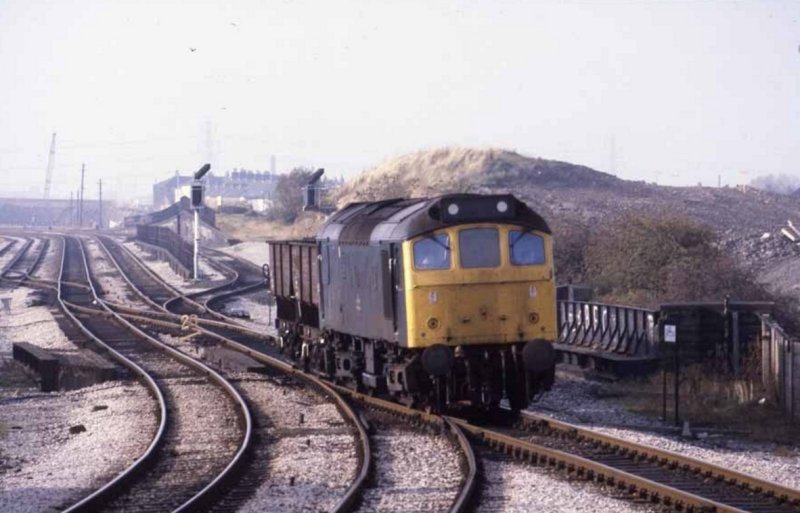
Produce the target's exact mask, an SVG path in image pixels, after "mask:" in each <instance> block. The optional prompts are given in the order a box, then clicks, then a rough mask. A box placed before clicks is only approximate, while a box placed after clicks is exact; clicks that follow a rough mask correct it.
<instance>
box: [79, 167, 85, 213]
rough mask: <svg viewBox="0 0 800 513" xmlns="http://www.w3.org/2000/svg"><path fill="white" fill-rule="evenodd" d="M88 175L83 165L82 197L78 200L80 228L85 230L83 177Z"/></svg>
mask: <svg viewBox="0 0 800 513" xmlns="http://www.w3.org/2000/svg"><path fill="white" fill-rule="evenodd" d="M85 173H86V164H81V197H80V199H79V200H78V227H79V228H83V177H84V175H85Z"/></svg>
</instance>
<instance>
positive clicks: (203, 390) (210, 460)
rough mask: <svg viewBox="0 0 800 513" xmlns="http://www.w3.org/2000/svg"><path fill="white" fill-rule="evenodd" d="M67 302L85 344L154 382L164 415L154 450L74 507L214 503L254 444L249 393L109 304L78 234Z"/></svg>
mask: <svg viewBox="0 0 800 513" xmlns="http://www.w3.org/2000/svg"><path fill="white" fill-rule="evenodd" d="M59 301H60V302H61V304H62V305H63V307H64V310H65V313H66V314H67V315H68V317H70V318H71V319H72V320H73V322H74V323H75V326H76V328H77V330H76V331H79V332H80V333H78V334H77V335H78V336H80V335H81V334H82V338H84V339H85V340H84V342H85V343H87V344H94V345H95V346H99V347H100V348H101V349H102V350H104V351H105V352H107V353H108V354H109V355H111V356H112V357H113V358H114V359H116V360H117V361H118V362H120V363H122V364H123V365H124V366H125V367H126V368H127V369H128V370H129V371H130V372H131V373H132V374H134V375H136V376H138V377H139V378H140V379H141V380H142V381H143V382H144V383H146V384H147V385H148V388H149V389H150V391H151V393H152V394H153V395H154V396H155V397H156V401H157V403H158V410H159V417H160V424H159V428H158V431H157V433H156V434H155V436H154V438H153V441H152V443H151V445H150V446H149V447H148V449H147V451H146V452H145V453H144V454H143V455H142V456H141V457H140V458H139V459H138V460H137V461H136V462H134V464H133V465H131V466H130V467H129V468H128V469H126V470H125V471H124V472H123V473H122V474H120V475H118V476H117V477H116V478H114V480H112V481H111V482H109V483H108V484H107V485H105V486H104V487H102V488H101V489H99V490H97V491H96V492H94V493H93V494H92V495H90V496H88V497H86V498H84V499H83V500H81V501H80V502H79V503H77V504H75V505H73V506H72V507H70V508H68V509H67V511H68V512H78V511H97V510H99V509H102V510H103V511H165V512H166V511H173V512H178V511H192V510H195V509H198V508H200V507H207V506H209V505H210V504H213V503H214V502H215V501H216V500H217V498H218V497H217V495H218V494H219V493H220V491H221V490H223V489H224V486H225V485H226V484H227V481H228V480H230V479H232V478H234V477H235V476H236V472H238V471H239V470H240V466H241V464H242V462H243V461H244V460H243V456H244V454H245V452H246V450H247V448H248V447H249V443H250V438H251V432H252V421H251V418H250V413H249V411H248V409H247V405H246V403H245V402H244V400H243V399H242V398H241V396H239V394H238V393H237V392H236V390H235V389H234V388H233V387H232V386H231V385H230V384H229V383H227V382H226V381H225V380H224V379H223V378H222V377H221V376H219V375H218V374H217V373H216V372H214V371H213V370H211V369H210V368H208V367H207V366H205V365H203V364H201V363H199V362H197V361H195V360H193V359H191V358H188V357H186V356H185V355H182V354H181V353H179V352H177V351H175V350H173V349H171V348H169V347H167V346H166V345H164V344H161V343H160V342H158V341H157V340H155V339H153V338H152V337H149V336H147V335H146V334H145V333H143V332H142V331H141V330H138V329H136V328H135V327H133V326H132V325H131V324H129V323H127V322H126V321H124V320H123V319H122V318H121V317H119V316H118V315H116V314H114V313H113V312H112V311H110V310H108V309H107V308H106V307H104V306H103V304H102V301H99V299H98V297H97V294H96V291H95V289H94V283H93V280H92V279H91V274H90V271H89V267H88V263H87V261H86V255H85V253H84V249H83V246H82V244H81V243H80V241H79V240H78V239H76V238H74V237H66V238H65V240H64V250H63V255H62V268H61V275H60V279H59ZM70 335H73V336H74V335H76V334H70Z"/></svg>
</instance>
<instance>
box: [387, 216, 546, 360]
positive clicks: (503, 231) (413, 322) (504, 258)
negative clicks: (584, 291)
mask: <svg viewBox="0 0 800 513" xmlns="http://www.w3.org/2000/svg"><path fill="white" fill-rule="evenodd" d="M403 261H404V263H405V264H404V273H403V276H404V280H403V281H404V289H405V292H406V294H405V301H406V305H405V307H406V308H405V311H406V312H407V316H408V317H407V325H406V329H407V330H408V331H407V340H408V347H409V348H424V347H428V346H431V345H433V344H445V345H448V346H451V347H452V346H459V345H476V344H508V343H511V342H525V341H530V340H534V339H544V340H549V341H553V340H555V338H556V334H557V332H556V302H555V283H554V279H553V258H552V237H551V236H550V235H549V234H546V233H542V232H538V231H533V230H526V229H524V228H521V227H519V226H514V225H504V224H496V223H476V224H464V225H457V226H451V227H448V228H444V229H441V230H437V231H435V232H433V233H429V234H425V235H423V236H420V237H416V238H414V239H411V240H408V241H405V242H404V243H403Z"/></svg>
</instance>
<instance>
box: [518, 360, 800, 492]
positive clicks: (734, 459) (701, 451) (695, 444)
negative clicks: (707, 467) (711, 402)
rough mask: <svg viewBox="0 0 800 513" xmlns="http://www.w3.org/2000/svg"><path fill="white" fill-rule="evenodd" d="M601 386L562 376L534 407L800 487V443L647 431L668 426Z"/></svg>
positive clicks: (622, 436) (587, 424) (617, 433)
mask: <svg viewBox="0 0 800 513" xmlns="http://www.w3.org/2000/svg"><path fill="white" fill-rule="evenodd" d="M598 386H599V385H598V384H596V383H590V382H587V381H584V380H582V379H579V378H573V377H570V376H561V375H559V377H558V379H557V380H556V385H555V386H554V387H553V390H552V391H551V392H549V393H547V394H545V396H544V398H543V399H542V400H541V401H540V402H538V403H536V404H534V405H533V407H532V408H531V410H532V411H534V412H537V413H543V414H546V415H550V416H552V417H554V418H556V419H559V420H563V421H565V422H570V423H572V424H577V425H581V426H585V427H588V428H592V429H594V430H597V431H599V432H601V433H606V434H609V435H612V436H616V437H619V438H624V439H626V440H631V441H634V442H637V443H642V444H645V445H649V446H652V447H656V448H659V449H665V450H669V451H675V452H679V453H681V454H683V455H685V456H689V457H692V458H696V459H699V460H702V461H706V462H708V463H713V464H715V465H719V466H722V467H725V468H733V469H736V470H737V471H739V472H743V473H746V474H751V475H753V476H757V477H760V478H762V479H767V480H770V481H775V482H777V483H781V484H783V485H785V486H790V487H792V488H800V451H799V450H798V448H797V447H795V448H793V449H791V450H786V448H784V447H778V446H777V445H775V444H769V443H756V442H749V441H743V440H741V439H734V438H729V437H708V438H706V439H704V440H692V439H684V438H681V437H679V436H675V435H669V434H658V433H653V432H642V431H643V430H648V429H649V430H651V431H652V429H653V428H659V427H663V424H662V423H661V422H659V421H658V420H656V419H652V418H650V417H645V416H643V415H637V414H635V413H631V412H628V411H627V410H625V409H624V408H623V407H622V406H620V405H619V404H617V403H615V402H614V401H613V400H611V399H604V398H601V397H598V395H597V394H596V392H595V391H596V390H597V387H598ZM628 427H630V428H628Z"/></svg>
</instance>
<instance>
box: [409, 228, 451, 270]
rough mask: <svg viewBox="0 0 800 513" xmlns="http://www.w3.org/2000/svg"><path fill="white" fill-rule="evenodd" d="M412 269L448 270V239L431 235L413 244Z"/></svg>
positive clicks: (443, 236)
mask: <svg viewBox="0 0 800 513" xmlns="http://www.w3.org/2000/svg"><path fill="white" fill-rule="evenodd" d="M414 267H416V268H417V269H421V270H427V269H449V268H450V237H449V236H447V235H445V234H441V235H432V236H430V237H426V238H424V239H422V240H418V241H417V242H415V243H414Z"/></svg>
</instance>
